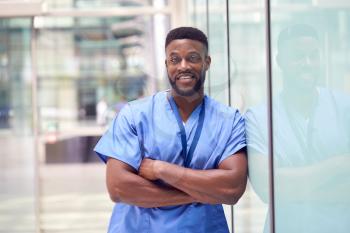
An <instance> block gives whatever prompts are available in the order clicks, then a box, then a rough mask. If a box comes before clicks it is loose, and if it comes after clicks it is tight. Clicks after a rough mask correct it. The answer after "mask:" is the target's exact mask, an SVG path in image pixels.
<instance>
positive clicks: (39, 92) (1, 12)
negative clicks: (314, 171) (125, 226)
mask: <svg viewBox="0 0 350 233" xmlns="http://www.w3.org/2000/svg"><path fill="white" fill-rule="evenodd" d="M270 4H271V8H270V14H269V17H271V24H267V21H266V17H267V15H266V12H267V11H266V10H267V9H266V7H267V6H266V2H265V1H262V0H211V1H209V0H12V1H10V0H0V233H17V232H18V233H20V232H21V233H31V232H36V233H38V232H40V233H70V232H75V233H77V232H84V233H97V232H106V229H107V226H108V221H109V216H110V213H111V210H112V207H113V203H112V202H111V201H110V200H109V197H108V194H107V190H106V188H105V180H104V179H105V165H104V164H103V163H102V162H101V161H99V160H98V158H97V156H96V155H95V154H94V152H93V151H92V149H93V147H94V145H95V144H96V142H97V140H98V139H99V137H100V136H101V135H102V133H103V132H104V131H105V130H106V127H107V126H108V124H109V123H110V122H111V120H112V119H113V118H114V117H115V116H116V114H118V112H119V110H120V109H121V108H122V107H123V105H124V104H125V103H126V102H127V101H131V100H135V99H138V98H142V97H144V96H148V95H151V94H153V93H155V92H157V91H160V90H165V89H167V88H168V87H169V86H168V80H167V75H166V71H165V66H164V58H165V56H164V40H165V36H166V34H167V32H168V31H169V30H170V29H171V28H173V27H176V26H184V25H186V26H194V27H198V28H200V29H201V30H203V31H204V32H205V33H206V34H207V35H208V38H209V53H210V55H211V57H212V64H211V68H210V70H209V72H208V78H207V80H206V84H205V85H206V92H207V94H208V95H210V96H211V97H213V98H215V99H216V100H218V101H220V102H222V103H225V104H227V105H232V106H235V107H236V108H238V109H239V110H240V111H241V112H242V114H244V113H246V112H247V111H249V110H250V109H255V107H257V106H265V107H266V105H268V98H272V99H273V100H276V102H278V99H279V97H278V93H279V92H280V91H281V90H282V89H283V78H282V76H283V70H281V67H279V64H278V63H277V62H276V54H277V53H278V48H277V40H278V39H277V38H278V36H279V33H280V32H281V30H283V29H284V28H286V27H288V26H290V25H293V24H308V25H311V26H312V27H313V28H314V29H315V31H317V33H318V47H317V50H318V53H319V61H320V65H319V71H320V72H319V75H318V77H317V86H320V87H322V88H326V89H327V90H331V91H332V92H333V91H334V92H336V93H338V92H339V93H342V95H341V96H344V97H342V98H340V99H341V100H340V102H341V103H340V104H339V106H338V103H337V101H336V102H332V103H331V105H332V106H338V107H335V108H334V109H333V110H329V111H327V112H326V113H325V115H327V114H331V113H332V112H333V113H337V114H338V112H340V115H341V117H344V119H345V120H343V118H341V120H339V119H338V118H337V117H334V119H333V118H332V119H333V120H334V121H336V122H338V124H339V128H343V129H346V130H345V131H346V132H348V133H346V132H345V133H344V134H342V139H341V140H348V141H347V143H348V144H346V142H345V143H344V145H345V146H344V149H343V150H342V153H343V154H342V155H344V156H343V157H344V159H343V160H339V161H340V162H338V161H337V160H332V161H333V163H332V167H330V166H331V165H326V166H325V167H323V169H328V172H329V174H327V177H328V178H329V180H331V178H332V177H333V176H334V180H337V181H336V182H335V183H336V185H337V187H334V188H333V187H330V186H329V185H326V184H319V185H318V187H319V190H318V191H320V190H321V192H322V190H326V189H333V190H335V192H334V193H328V196H327V198H328V199H329V200H332V201H333V202H335V203H336V204H337V205H338V204H339V205H343V204H344V203H345V206H347V205H349V202H350V201H349V197H350V180H349V179H350V178H349V177H350V163H348V162H349V159H348V158H349V154H350V153H349V152H350V149H349V148H350V136H349V134H350V127H349V125H348V123H349V122H348V121H347V119H350V117H349V115H350V114H348V113H349V112H350V108H349V107H348V106H349V104H347V103H350V102H349V100H350V99H349V98H348V96H349V95H350V66H349V62H350V45H349V41H350V2H349V1H347V0H272V1H271V2H270ZM267 29H269V30H268V32H269V35H270V36H271V41H267V40H266V36H267V34H266V32H267ZM268 42H271V48H270V49H268V48H269V47H267V43H268ZM267 55H270V56H269V57H268V56H267ZM267 64H270V65H271V68H272V70H271V75H270V76H268V72H267V71H268V70H267V67H268V66H267ZM296 69H298V67H296ZM300 69H301V68H300ZM269 79H272V88H273V89H272V95H271V93H270V95H269V92H268V80H269ZM298 91H300V90H298V89H296V90H295V91H294V92H295V94H298ZM314 106H317V103H314ZM272 108H273V109H274V108H275V106H274V105H273V106H272ZM276 108H277V107H276ZM348 110H349V111H348ZM262 112H263V113H264V114H265V115H266V114H267V113H266V110H265V112H264V111H262ZM343 113H344V114H343ZM343 115H344V116H343ZM279 117H282V115H280V113H279V112H277V113H276V114H275V115H274V118H273V122H268V121H267V120H266V121H261V122H262V123H261V124H262V125H264V126H266V127H271V126H272V125H273V124H274V122H275V121H276V122H277V121H278V118H279ZM347 117H349V118H347ZM265 118H266V117H265ZM265 118H263V119H265ZM328 122H329V119H328V118H324V119H323V120H321V122H319V123H318V125H316V126H315V127H316V128H318V127H323V125H326V124H328ZM276 125H278V124H277V123H276ZM348 129H349V131H347V130H348ZM248 134H249V135H250V134H251V135H252V136H253V135H255V134H262V136H261V138H265V140H261V141H259V143H261V144H262V147H264V146H265V147H266V148H267V147H268V144H269V142H270V141H271V140H273V139H274V138H275V147H279V146H280V147H283V145H284V144H283V143H282V141H279V139H278V138H276V137H279V136H278V135H280V133H278V132H276V134H275V132H274V135H268V132H267V131H266V130H259V129H258V128H253V129H252V131H249V132H248ZM249 135H248V137H249ZM286 135H287V136H286V137H287V139H288V134H286ZM282 137H283V132H282ZM306 138H308V137H307V136H306ZM319 143H320V144H319V145H316V146H324V145H323V144H326V143H323V144H322V143H321V142H319ZM278 144H280V145H278ZM321 144H322V145H321ZM334 146H336V145H334V144H332V143H330V144H329V145H328V147H326V149H328V148H333V147H334ZM275 147H274V148H273V150H275V149H276V148H275ZM322 148H323V147H322ZM248 150H250V147H249V148H248ZM273 150H272V151H268V152H267V153H268V154H272V155H273V152H274V151H273ZM330 150H331V149H330ZM301 156H305V157H307V156H309V154H308V153H307V152H306V151H302V152H301ZM343 157H342V158H343ZM252 158H253V157H252ZM265 158H266V159H263V160H258V164H257V161H256V160H252V159H251V158H249V159H250V164H249V171H250V179H251V181H254V182H253V183H256V184H255V185H254V187H253V186H252V185H251V183H249V184H248V187H247V192H246V193H245V195H244V196H243V198H242V199H241V200H240V202H239V203H238V204H237V205H236V206H235V207H234V208H233V207H231V206H225V212H226V217H227V220H228V222H229V225H230V229H231V232H239V233H260V232H263V231H264V228H265V231H266V232H268V231H267V229H268V225H269V221H268V220H266V217H267V215H268V214H269V213H270V212H271V208H270V207H269V204H270V201H271V200H273V201H275V199H271V198H272V196H271V192H272V193H275V198H276V199H277V200H279V199H281V200H284V198H283V197H285V196H286V197H288V195H290V193H289V194H284V193H283V192H281V193H279V191H278V190H279V189H278V187H280V186H281V185H284V184H285V180H279V179H278V177H273V178H276V180H275V183H274V185H272V184H271V182H270V183H269V182H268V176H269V175H270V174H271V172H273V171H275V174H276V173H278V171H279V170H278V169H279V168H285V167H286V166H284V165H283V166H282V165H281V167H279V165H278V164H277V166H276V167H274V168H271V167H269V161H268V160H267V155H266V156H265ZM327 158H330V159H333V158H335V157H330V156H329V157H327ZM322 161H323V160H322V159H320V160H317V161H315V162H314V163H311V164H310V163H305V164H304V163H301V164H298V165H294V164H291V165H289V166H287V167H288V168H290V169H291V170H292V171H293V172H294V171H295V174H298V171H300V170H299V169H300V168H301V167H303V168H309V167H310V166H313V165H319V164H320V163H321V162H322ZM341 161H342V162H341ZM339 166H342V167H341V168H340V167H339ZM334 167H336V168H337V169H336V170H337V171H341V172H340V173H339V174H338V173H336V171H334V170H329V169H330V168H332V169H334ZM320 169H321V168H320ZM335 173H336V174H335ZM292 174H293V176H294V175H295V174H294V173H292ZM321 174H322V173H320V175H318V176H316V177H315V179H313V180H312V181H311V180H310V181H309V182H310V183H306V184H305V186H303V188H304V189H305V187H309V186H310V184H314V183H315V182H316V183H317V182H319V181H321V180H324V176H323V175H324V174H323V175H321ZM339 177H341V178H343V179H340V180H341V181H339V179H338V178H339ZM297 179H298V177H297ZM302 180H303V176H301V177H299V180H297V181H296V183H298V181H302ZM330 182H331V181H330ZM331 183H332V184H334V181H332V182H331ZM291 185H292V186H291V187H290V189H291V190H294V191H293V192H298V191H299V189H298V187H299V186H293V183H291ZM322 185H323V186H322ZM258 186H263V189H266V190H270V191H271V192H270V194H269V195H270V196H269V198H264V197H263V196H264V194H261V193H263V192H260V190H261V187H258ZM306 189H307V188H306ZM291 192H292V191H291ZM315 193H316V192H305V196H302V197H301V198H302V200H307V201H306V202H316V205H318V204H320V205H321V202H318V201H319V200H316V199H314V198H313V197H314V195H316V194H315ZM318 193H319V192H318ZM339 193H342V195H340V196H339V195H338V194H339ZM266 195H267V194H266ZM267 196H268V195H267ZM287 199H288V198H287ZM328 199H327V200H328ZM269 208H270V211H269ZM279 208H284V209H287V210H288V206H287V207H286V206H285V205H283V204H281V205H279V204H277V205H276V206H274V210H275V212H276V216H275V217H274V221H275V224H276V225H277V226H278V225H279V221H280V224H282V225H283V224H284V220H283V219H282V216H283V218H286V216H287V217H288V211H287V213H284V215H281V216H280V215H279V214H278V213H279ZM289 214H290V215H291V216H295V215H296V213H295V212H293V211H291V212H289ZM309 214H310V215H312V214H313V212H312V211H311V212H310V213H309ZM332 216H333V217H334V216H335V215H332ZM332 216H330V217H331V218H332ZM347 217H349V218H347ZM305 218H306V220H305V222H302V223H299V224H301V225H302V226H304V227H301V229H302V230H299V231H294V232H313V231H312V230H310V229H309V228H308V225H314V224H318V223H317V222H313V221H314V220H313V219H310V221H307V217H305ZM345 218H347V219H350V216H349V215H348V214H347V215H345ZM339 221H340V220H337V219H336V218H334V219H333V220H332V222H331V224H334V226H337V225H344V224H345V223H344V222H339ZM282 229H283V228H278V227H277V228H276V229H274V230H275V231H277V232H281V233H286V231H284V230H282ZM347 229H348V230H349V229H350V228H347ZM271 231H272V230H271ZM291 232H293V231H291ZM328 232H329V231H328ZM333 232H335V233H337V232H339V233H343V232H344V233H346V231H345V230H342V228H336V227H334V231H333Z"/></svg>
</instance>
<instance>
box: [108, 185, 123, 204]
mask: <svg viewBox="0 0 350 233" xmlns="http://www.w3.org/2000/svg"><path fill="white" fill-rule="evenodd" d="M108 193H109V198H110V199H111V200H112V201H113V202H115V203H117V202H122V199H123V198H122V196H123V194H122V192H121V191H120V189H119V188H117V187H112V188H109V190H108Z"/></svg>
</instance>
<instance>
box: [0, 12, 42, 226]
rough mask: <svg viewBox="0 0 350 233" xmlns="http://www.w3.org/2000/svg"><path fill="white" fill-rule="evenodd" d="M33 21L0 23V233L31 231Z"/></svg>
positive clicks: (3, 21)
mask: <svg viewBox="0 0 350 233" xmlns="http://www.w3.org/2000/svg"><path fill="white" fill-rule="evenodd" d="M31 36H32V34H31V19H29V18H21V19H16V18H14V19H0V146H1V150H0V157H1V162H0V170H1V176H0V187H1V188H0V232H8V233H12V232H29V233H30V232H35V231H36V227H37V226H36V225H35V222H36V221H35V204H36V201H35V189H34V184H36V180H35V179H36V178H35V177H36V176H35V171H34V167H35V156H34V147H33V145H34V143H33V142H34V139H33V130H32V117H31V114H32V103H31V95H32V86H31V84H32V80H31V77H32V70H31V57H30V56H31Z"/></svg>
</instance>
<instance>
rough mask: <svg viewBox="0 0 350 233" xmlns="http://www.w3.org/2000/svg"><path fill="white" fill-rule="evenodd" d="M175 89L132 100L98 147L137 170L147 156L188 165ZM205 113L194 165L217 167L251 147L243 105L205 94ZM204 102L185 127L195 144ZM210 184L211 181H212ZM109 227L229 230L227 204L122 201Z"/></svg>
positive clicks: (128, 231) (146, 231)
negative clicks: (172, 97) (172, 92)
mask: <svg viewBox="0 0 350 233" xmlns="http://www.w3.org/2000/svg"><path fill="white" fill-rule="evenodd" d="M168 95H169V91H164V92H159V93H157V94H155V95H153V96H150V97H147V98H143V99H140V100H136V101H133V102H130V103H129V104H127V105H126V106H125V107H124V108H123V109H122V110H121V112H120V113H119V114H118V115H117V117H116V118H115V119H114V121H113V122H112V124H111V126H110V128H109V129H108V131H107V132H106V133H105V134H104V135H103V136H102V138H101V139H100V141H99V142H98V143H97V145H96V147H95V151H96V152H97V154H98V155H99V156H100V157H101V159H102V160H103V161H105V162H106V160H107V157H111V158H114V159H117V160H120V161H123V162H125V163H127V164H129V165H130V166H132V167H133V168H134V169H135V170H138V169H139V166H140V164H141V162H142V159H143V158H151V159H156V160H162V161H166V162H169V163H173V164H177V165H180V166H184V158H183V157H182V154H181V152H182V144H181V132H180V128H179V125H178V123H177V120H176V117H175V114H174V112H173V110H172V108H171V105H170V103H169V98H168ZM204 106H205V118H204V124H203V128H202V131H201V135H200V137H199V141H198V144H197V147H196V149H195V151H194V153H193V157H192V160H191V161H190V163H189V165H188V167H189V168H191V169H200V170H207V169H215V168H217V167H218V165H219V164H220V163H221V162H222V161H223V160H224V159H226V158H227V157H229V156H231V155H233V154H235V153H236V152H238V151H239V150H240V149H242V148H244V147H246V139H245V126H244V120H243V118H242V116H241V115H240V113H239V111H238V110H237V109H234V108H231V107H227V106H225V105H223V104H221V103H219V102H217V101H215V100H214V99H212V98H210V97H208V96H205V97H204ZM202 107H203V104H200V105H199V106H197V107H196V108H195V110H194V111H193V112H192V114H191V115H190V117H189V119H188V120H187V122H186V123H184V128H185V131H186V137H187V150H189V148H190V146H191V144H192V141H193V138H194V134H195V131H196V128H197V124H198V118H199V113H200V110H201V108H202ZM208 188H209V187H208ZM108 232H109V233H135V232H138V233H158V232H159V233H167V232H172V233H173V232H179V233H186V232H188V233H228V232H229V230H228V226H227V222H226V219H225V215H224V211H223V208H222V205H210V204H201V203H192V204H187V205H178V206H169V207H159V208H141V207H137V206H134V205H129V204H125V203H116V204H115V206H114V209H113V213H112V217H111V220H110V225H109V230H108Z"/></svg>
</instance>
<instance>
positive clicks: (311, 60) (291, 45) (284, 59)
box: [278, 36, 320, 91]
mask: <svg viewBox="0 0 350 233" xmlns="http://www.w3.org/2000/svg"><path fill="white" fill-rule="evenodd" d="M278 59H279V61H278V63H279V65H280V68H281V69H282V71H283V75H284V82H285V86H287V87H290V88H294V89H296V90H298V91H308V90H311V89H312V88H315V86H316V83H317V79H318V78H319V75H320V50H319V42H318V41H317V40H316V39H315V38H312V37H307V36H305V37H298V38H294V39H290V40H288V41H285V42H284V46H283V48H282V49H281V51H279V54H278Z"/></svg>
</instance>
